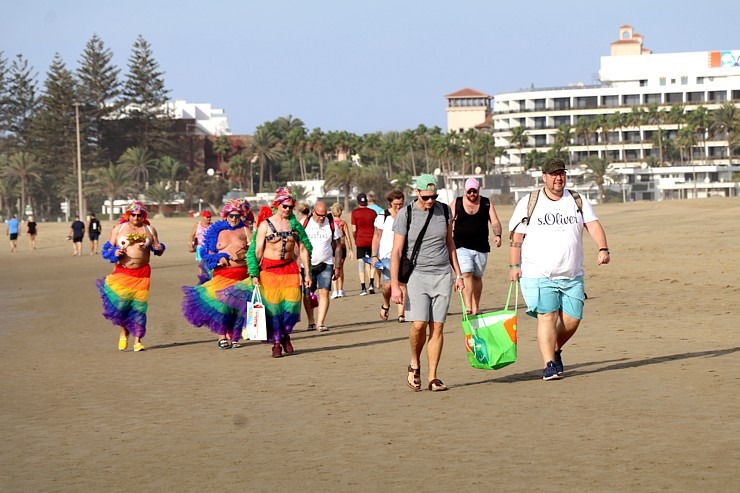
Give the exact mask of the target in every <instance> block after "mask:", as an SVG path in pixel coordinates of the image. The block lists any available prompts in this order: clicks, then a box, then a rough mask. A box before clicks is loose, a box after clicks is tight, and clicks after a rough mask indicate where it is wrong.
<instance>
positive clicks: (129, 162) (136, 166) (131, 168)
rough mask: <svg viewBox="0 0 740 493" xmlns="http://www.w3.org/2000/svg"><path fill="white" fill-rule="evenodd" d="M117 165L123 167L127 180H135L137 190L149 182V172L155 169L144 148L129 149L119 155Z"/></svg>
mask: <svg viewBox="0 0 740 493" xmlns="http://www.w3.org/2000/svg"><path fill="white" fill-rule="evenodd" d="M118 164H120V165H121V166H123V167H124V169H125V170H126V173H127V174H128V176H129V178H132V179H133V180H136V182H137V183H138V184H139V185H140V188H139V190H142V189H143V188H144V184H145V183H146V182H147V181H148V180H149V172H150V171H152V170H155V169H156V161H155V159H154V158H153V157H152V155H151V154H150V153H149V151H147V150H146V148H144V147H129V148H128V149H126V152H124V153H123V154H121V157H120V158H119V159H118Z"/></svg>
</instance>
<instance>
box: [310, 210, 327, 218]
mask: <svg viewBox="0 0 740 493" xmlns="http://www.w3.org/2000/svg"><path fill="white" fill-rule="evenodd" d="M313 213H314V214H316V215H317V216H319V217H326V214H319V213H318V212H316V211H313Z"/></svg>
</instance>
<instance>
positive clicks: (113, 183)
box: [89, 163, 134, 221]
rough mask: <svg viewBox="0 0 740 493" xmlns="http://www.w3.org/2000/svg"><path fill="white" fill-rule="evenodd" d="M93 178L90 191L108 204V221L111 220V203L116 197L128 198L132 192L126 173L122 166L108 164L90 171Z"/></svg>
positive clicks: (132, 188)
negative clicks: (103, 198) (100, 196)
mask: <svg viewBox="0 0 740 493" xmlns="http://www.w3.org/2000/svg"><path fill="white" fill-rule="evenodd" d="M90 174H91V175H92V177H93V180H92V182H91V183H90V185H89V186H90V190H91V191H92V192H93V193H98V194H100V195H102V196H103V197H106V198H107V199H108V201H109V203H110V209H109V219H110V220H111V221H112V220H113V202H114V201H115V200H116V197H126V198H128V195H129V193H131V192H133V191H134V187H132V186H131V182H130V179H129V177H128V172H127V171H126V169H125V167H124V166H120V165H119V166H117V165H115V164H113V163H108V166H103V167H100V168H95V169H93V170H92V171H90Z"/></svg>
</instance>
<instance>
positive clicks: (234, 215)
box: [229, 214, 242, 219]
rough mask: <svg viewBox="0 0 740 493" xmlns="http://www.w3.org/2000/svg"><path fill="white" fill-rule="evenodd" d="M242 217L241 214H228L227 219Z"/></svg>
mask: <svg viewBox="0 0 740 493" xmlns="http://www.w3.org/2000/svg"><path fill="white" fill-rule="evenodd" d="M240 217H242V215H241V214H229V219H239V218H240Z"/></svg>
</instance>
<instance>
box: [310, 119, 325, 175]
mask: <svg viewBox="0 0 740 493" xmlns="http://www.w3.org/2000/svg"><path fill="white" fill-rule="evenodd" d="M308 143H309V145H310V146H311V152H313V153H314V154H315V155H316V158H317V159H318V160H319V179H320V180H323V179H324V132H322V131H321V129H320V128H319V127H316V128H314V129H313V130H311V134H310V135H309V136H308Z"/></svg>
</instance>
